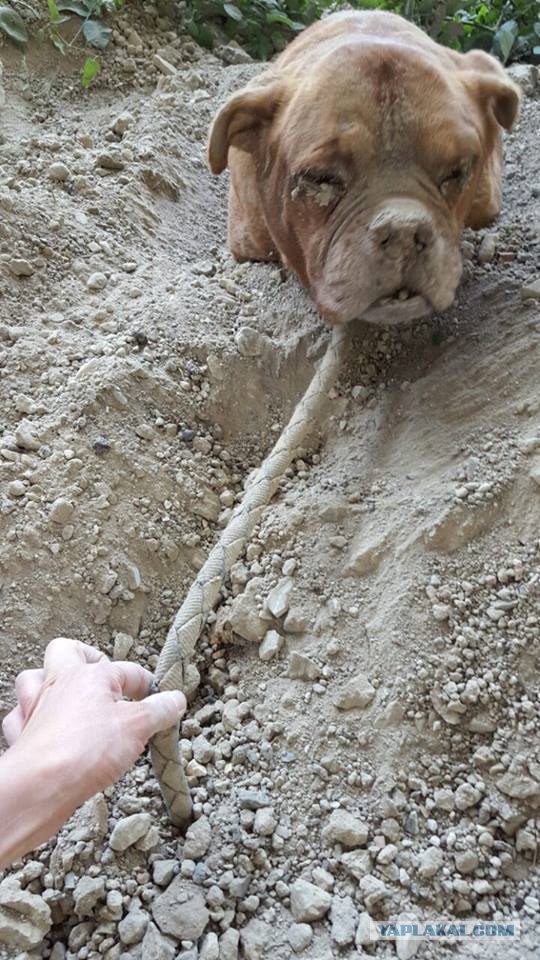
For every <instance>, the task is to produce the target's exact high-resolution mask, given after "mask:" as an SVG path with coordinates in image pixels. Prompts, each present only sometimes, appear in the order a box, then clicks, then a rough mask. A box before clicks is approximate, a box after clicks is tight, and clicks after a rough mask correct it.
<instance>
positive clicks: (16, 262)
mask: <svg viewBox="0 0 540 960" xmlns="http://www.w3.org/2000/svg"><path fill="white" fill-rule="evenodd" d="M8 267H9V269H10V271H11V273H12V274H13V276H14V277H31V276H32V275H33V273H34V272H35V270H34V267H33V266H32V264H31V263H29V261H28V260H24V259H23V258H22V257H15V258H14V259H13V260H10V261H9V262H8Z"/></svg>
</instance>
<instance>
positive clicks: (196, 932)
mask: <svg viewBox="0 0 540 960" xmlns="http://www.w3.org/2000/svg"><path fill="white" fill-rule="evenodd" d="M152 914H153V917H154V920H155V922H156V923H157V925H158V927H159V929H160V930H161V932H162V933H165V934H167V935H168V936H171V937H174V938H175V939H176V940H192V941H194V942H195V941H197V940H198V939H199V937H200V936H202V934H203V933H204V931H205V929H206V927H207V926H208V921H209V919H210V915H209V913H208V910H207V909H206V905H205V902H204V897H203V895H202V893H201V891H200V890H199V889H198V888H197V887H196V886H194V885H193V884H190V883H188V882H187V881H186V880H185V879H184V877H182V876H181V875H179V876H177V877H175V879H174V880H173V881H172V883H171V884H170V885H169V886H168V887H167V889H166V890H165V892H164V893H162V894H161V895H160V896H159V897H157V899H156V900H154V903H153V904H152Z"/></svg>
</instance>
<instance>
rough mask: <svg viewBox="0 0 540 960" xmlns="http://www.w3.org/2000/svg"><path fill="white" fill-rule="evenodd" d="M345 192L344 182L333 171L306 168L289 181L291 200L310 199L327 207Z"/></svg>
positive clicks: (320, 205)
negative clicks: (326, 171)
mask: <svg viewBox="0 0 540 960" xmlns="http://www.w3.org/2000/svg"><path fill="white" fill-rule="evenodd" d="M344 192H345V184H344V182H343V180H342V179H341V177H340V176H338V175H337V174H335V173H325V172H322V171H321V172H318V171H313V170H307V171H305V172H303V173H297V174H295V175H294V177H293V179H292V183H291V197H292V199H293V200H312V201H313V202H314V203H316V204H318V206H319V207H329V206H330V205H331V204H333V203H335V202H336V200H339V198H340V197H341V195H342V194H343V193H344Z"/></svg>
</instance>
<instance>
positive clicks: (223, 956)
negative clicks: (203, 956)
mask: <svg viewBox="0 0 540 960" xmlns="http://www.w3.org/2000/svg"><path fill="white" fill-rule="evenodd" d="M239 943H240V934H239V933H238V930H235V929H234V927H229V929H228V930H226V931H225V933H224V934H223V935H222V936H221V937H220V938H219V960H238V945H239Z"/></svg>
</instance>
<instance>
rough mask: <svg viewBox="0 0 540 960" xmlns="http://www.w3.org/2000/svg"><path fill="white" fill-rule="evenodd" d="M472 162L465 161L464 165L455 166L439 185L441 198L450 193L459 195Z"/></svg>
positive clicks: (465, 183)
mask: <svg viewBox="0 0 540 960" xmlns="http://www.w3.org/2000/svg"><path fill="white" fill-rule="evenodd" d="M473 165H474V160H467V161H466V162H465V163H461V164H457V165H456V166H455V167H454V168H453V169H452V170H451V171H450V173H448V174H447V175H446V176H445V177H444V178H443V180H441V181H440V183H439V190H440V191H441V193H442V195H443V197H447V196H449V195H450V194H451V193H460V192H461V191H462V190H463V189H464V188H465V187H466V185H467V182H468V180H469V177H470V175H471V171H472V168H473Z"/></svg>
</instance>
